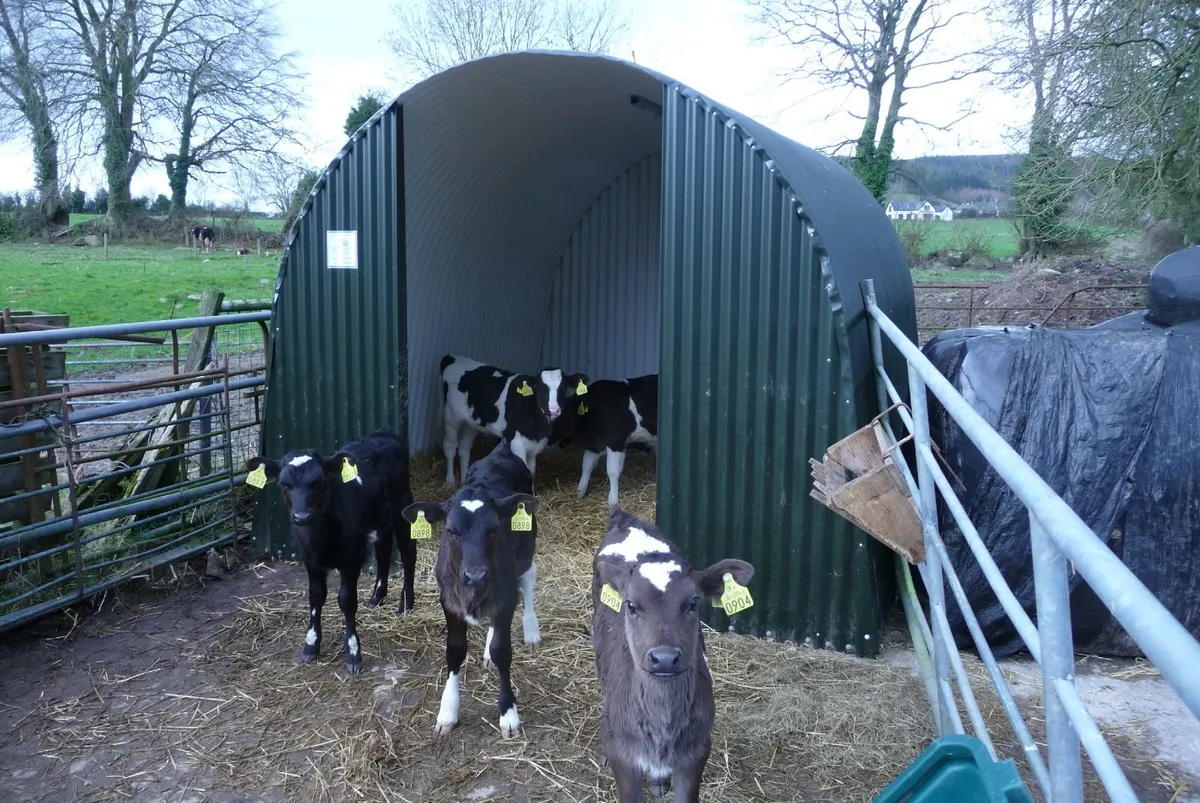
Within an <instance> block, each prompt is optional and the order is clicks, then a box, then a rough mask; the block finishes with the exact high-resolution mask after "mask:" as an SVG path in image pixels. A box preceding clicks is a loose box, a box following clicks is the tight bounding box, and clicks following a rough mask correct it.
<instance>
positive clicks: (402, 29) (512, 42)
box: [388, 0, 629, 78]
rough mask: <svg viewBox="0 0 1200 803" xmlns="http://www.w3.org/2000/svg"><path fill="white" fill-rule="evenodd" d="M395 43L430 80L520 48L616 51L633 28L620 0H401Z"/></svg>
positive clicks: (414, 69) (409, 64) (404, 60)
mask: <svg viewBox="0 0 1200 803" xmlns="http://www.w3.org/2000/svg"><path fill="white" fill-rule="evenodd" d="M392 10H393V12H394V13H395V15H396V21H397V23H398V25H397V28H396V29H395V30H394V31H393V32H392V33H391V35H390V37H389V42H388V43H389V45H390V46H391V48H392V50H393V52H395V54H396V55H397V56H398V57H399V59H400V61H401V63H402V64H403V65H404V66H405V67H406V68H408V69H409V70H411V71H412V72H413V73H415V74H416V75H417V76H418V77H421V78H424V77H427V76H430V75H433V74H434V73H438V72H441V71H442V70H445V69H447V68H449V67H453V66H454V65H455V64H461V63H463V62H465V61H471V60H473V59H478V58H482V57H484V56H491V55H495V54H497V53H507V52H511V51H514V50H530V49H558V50H578V51H587V52H595V53H607V52H611V51H612V50H613V49H614V48H616V47H617V46H619V45H620V43H621V41H622V40H623V39H624V37H625V35H626V34H627V33H628V30H629V18H628V16H626V15H625V14H624V12H623V10H622V6H621V2H620V0H398V2H396V3H394V4H393V6H392Z"/></svg>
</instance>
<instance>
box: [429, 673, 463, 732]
mask: <svg viewBox="0 0 1200 803" xmlns="http://www.w3.org/2000/svg"><path fill="white" fill-rule="evenodd" d="M457 724H458V673H457V672H451V673H450V677H448V678H446V688H444V689H442V707H441V709H440V710H439V711H438V718H437V725H436V726H435V727H434V730H435V731H437V735H438V736H445V735H446V734H447V733H449V732H450V731H451V729H453V728H454V726H455V725H457Z"/></svg>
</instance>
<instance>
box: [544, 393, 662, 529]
mask: <svg viewBox="0 0 1200 803" xmlns="http://www.w3.org/2000/svg"><path fill="white" fill-rule="evenodd" d="M554 440H556V441H563V442H567V441H569V442H570V443H573V444H578V445H579V446H581V447H583V471H582V472H581V473H580V477H579V487H578V488H577V489H576V490H577V495H578V497H579V498H580V499H582V498H583V497H584V496H586V495H587V490H588V482H589V481H590V480H591V478H592V472H593V471H594V470H595V469H596V463H598V462H599V461H600V455H601V454H602V453H603V454H605V455H606V456H607V467H608V503H609V504H610V505H616V504H617V483H618V481H619V480H620V477H621V472H622V471H624V470H625V450H626V448H627V447H628V446H630V445H631V444H640V445H642V446H647V447H649V448H650V449H651V450H655V449H657V448H658V376H657V375H656V374H647V375H646V376H637V377H633V378H632V379H625V380H617V379H598V380H596V381H595V382H593V383H591V384H590V385H588V386H587V395H586V396H583V397H581V398H580V399H579V400H578V403H577V404H576V405H574V406H571V407H570V408H568V409H566V410H564V411H563V415H562V417H561V418H560V419H559V420H558V421H557V422H555V433H554Z"/></svg>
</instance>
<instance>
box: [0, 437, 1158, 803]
mask: <svg viewBox="0 0 1200 803" xmlns="http://www.w3.org/2000/svg"><path fill="white" fill-rule="evenodd" d="M653 465H654V463H653V458H652V457H650V456H643V455H637V456H634V455H631V456H630V459H629V460H628V462H627V465H626V473H625V476H624V477H623V478H622V484H621V488H622V492H621V501H622V505H623V506H625V507H627V508H628V509H630V510H631V511H633V512H635V513H637V514H638V515H641V516H645V517H647V518H651V517H653V514H654V484H653ZM442 471H443V468H442V462H441V459H440V457H439V458H437V459H436V460H435V459H434V458H433V457H431V456H422V457H420V458H418V459H417V460H416V461H415V462H414V465H413V484H414V492H415V494H416V496H417V498H418V499H426V500H428V499H438V500H440V499H444V498H445V497H446V495H447V492H446V491H445V490H444V489H443V488H442V487H441V476H442ZM577 472H578V462H577V457H576V456H575V455H573V454H572V453H571V452H566V453H565V454H545V455H543V457H542V458H541V459H540V460H539V464H538V487H537V491H538V496H539V498H540V499H541V500H542V507H541V508H540V509H539V512H538V517H539V543H538V559H537V560H538V589H537V612H538V617H539V619H540V621H541V631H542V638H543V641H542V645H541V647H540V648H539V649H538V650H537V651H536V652H533V651H530V650H527V649H525V648H523V647H522V646H520V625H519V618H518V621H517V622H516V623H515V624H514V631H515V632H514V637H515V638H514V641H515V642H516V644H515V646H514V652H515V655H514V662H513V681H514V684H515V686H516V691H517V695H518V705H519V710H520V712H521V720H522V727H523V732H522V735H521V737H520V738H518V739H515V740H511V741H506V740H504V739H502V738H501V736H500V733H499V730H498V728H497V723H496V718H497V712H496V710H495V705H496V693H497V683H496V678H495V672H494V670H491V669H488V670H484V669H483V668H482V666H481V654H482V649H483V640H484V636H485V632H486V631H485V629H484V628H474V629H473V630H472V631H471V633H470V636H469V637H470V654H469V657H468V659H467V663H466V665H465V667H464V681H463V686H462V694H463V702H462V709H461V713H460V723H459V725H458V727H457V728H455V729H454V730H453V731H452V732H451V734H450V735H449V736H447V737H445V738H441V739H439V738H437V737H436V736H435V735H434V733H433V723H434V719H435V717H436V713H437V709H438V704H439V700H440V694H441V689H442V686H443V683H444V676H445V669H444V658H443V655H444V644H445V642H444V632H443V631H444V620H443V617H442V613H441V610H440V607H439V606H438V602H437V591H436V585H435V582H434V579H433V576H432V564H433V558H434V555H435V549H436V546H435V542H427V543H425V544H423V545H421V547H420V558H419V563H418V578H417V584H416V591H417V600H416V610H415V611H413V612H412V613H410V614H408V615H406V616H403V617H401V616H398V615H397V614H396V605H397V604H398V602H399V589H400V582H399V578H398V577H394V578H393V581H392V585H391V589H390V593H389V596H388V598H387V599H386V600H385V602H384V605H383V606H382V607H381V608H379V609H376V610H367V609H365V608H360V612H359V632H360V636H361V640H362V644H363V649H364V652H365V657H364V672H363V674H361V675H359V676H358V677H354V678H351V677H348V676H347V675H346V673H345V669H344V665H343V658H344V657H343V654H342V651H341V648H340V642H341V639H340V635H341V617H340V613H339V612H338V610H337V606H336V602H335V599H336V576H334V577H331V583H330V586H331V591H330V603H331V604H329V605H328V606H327V607H326V609H325V614H324V626H325V645H324V652H323V655H322V657H321V659H320V661H319V662H317V663H316V664H314V665H302V664H300V663H299V662H298V661H297V660H296V653H297V651H298V649H299V646H300V642H301V639H302V638H303V632H304V627H305V616H306V593H307V592H306V584H305V581H304V575H303V571H302V570H301V569H299V568H298V567H297V566H296V565H294V564H289V563H280V562H276V563H272V564H261V563H260V564H257V565H254V566H250V567H247V568H244V569H242V570H241V572H239V573H237V575H236V576H234V577H231V578H230V579H229V580H227V581H225V585H221V584H220V583H218V584H214V585H213V586H210V588H208V589H207V590H206V591H205V592H204V593H205V594H206V595H212V594H214V593H216V592H222V591H225V590H230V591H229V593H231V596H230V597H229V598H227V599H222V600H221V602H223V603H225V607H224V609H223V610H224V611H232V613H228V614H226V613H223V612H222V611H214V610H208V611H207V612H205V611H203V610H201V611H199V612H197V610H198V609H196V608H195V607H186V608H185V611H186V615H187V616H188V617H189V619H188V621H187V622H186V623H183V624H180V625H179V627H178V630H177V631H171V630H167V631H166V632H163V630H162V628H158V629H154V628H153V627H152V626H151V625H150V624H146V623H147V622H151V621H152V620H153V617H155V616H157V615H160V614H161V613H162V612H163V611H165V610H169V607H170V606H171V605H172V604H173V603H172V600H171V599H170V598H164V599H163V600H162V604H161V605H158V606H152V605H141V606H131V607H130V608H129V610H128V611H127V615H126V616H125V617H124V618H122V619H120V620H119V621H117V622H115V623H114V622H108V623H107V624H94V625H91V626H90V627H91V630H92V632H99V631H100V630H101V628H103V629H104V631H105V632H106V633H108V634H109V635H111V636H112V637H119V636H122V634H124V635H125V636H127V637H126V638H125V640H124V641H123V642H122V647H121V650H122V655H121V656H120V658H121V660H117V658H115V657H114V658H113V659H112V660H106V661H96V660H94V659H93V660H92V661H91V662H89V663H88V664H87V665H86V666H87V667H88V670H87V671H88V672H89V673H90V674H89V675H87V677H86V681H87V682H86V684H84V687H83V688H80V684H78V683H77V684H76V686H75V687H74V688H72V689H71V690H70V691H71V693H69V694H68V693H65V692H64V688H63V685H62V683H61V682H58V685H57V686H56V687H54V688H53V689H52V690H51V691H49V692H38V693H37V694H36V695H33V693H32V692H30V696H33V697H34V699H35V702H33V703H31V704H30V705H29V706H28V707H27V708H22V710H21V711H17V708H18V707H19V706H16V705H7V706H0V724H4V722H3V720H4V719H5V717H7V719H8V724H9V730H8V732H9V733H10V734H11V735H10V736H9V737H0V739H11V740H13V742H12V743H10V744H9V745H8V748H9V749H10V750H13V751H17V752H19V751H20V750H22V749H24V750H26V751H27V752H28V753H29V754H30V757H29V759H28V761H29V766H35V767H42V768H44V770H43V771H44V775H45V778H46V781H45V784H46V789H47V790H48V791H47V794H46V797H45V798H43V799H56V800H57V799H67V798H69V797H74V798H75V799H97V800H100V799H103V800H110V799H114V798H123V797H133V798H145V797H147V796H149V797H152V798H155V799H158V798H159V797H160V796H163V795H166V796H167V797H169V798H170V799H172V800H184V801H190V800H196V801H200V800H210V799H214V797H213V795H217V797H216V798H215V799H225V798H223V797H221V796H220V794H218V793H221V792H226V791H229V792H235V793H236V795H238V796H239V797H241V796H249V797H252V798H255V799H262V800H270V801H274V800H297V799H303V800H337V801H341V800H363V799H366V800H384V801H418V800H419V801H431V802H437V801H487V800H496V801H499V800H513V801H584V800H588V801H595V800H612V799H614V793H613V786H612V782H611V776H610V774H609V772H608V771H607V770H602V769H601V768H600V767H599V765H598V758H599V744H598V734H597V726H598V720H599V706H600V698H599V691H598V688H597V685H596V682H595V679H594V676H593V664H592V650H591V640H590V571H591V568H590V567H591V556H592V551H593V549H594V547H595V545H596V543H597V542H598V540H599V537H600V535H601V533H602V529H603V525H604V522H605V520H606V518H607V513H608V509H607V505H606V504H605V492H606V491H607V478H606V477H604V476H603V474H602V473H598V476H597V477H595V478H594V479H593V486H592V491H591V494H590V495H589V496H588V498H587V499H585V500H583V501H578V500H576V499H575V494H574V487H575V482H576V480H577V478H578V473H577ZM238 578H241V579H240V580H239V579H238ZM238 583H241V585H238ZM361 585H362V587H363V591H362V592H361V597H362V598H365V596H366V591H365V589H366V588H369V585H370V580H369V579H368V580H364V581H363V582H362V583H361ZM239 588H246V589H250V590H251V591H252V592H253V593H246V592H245V591H242V592H240V594H239V593H233V592H232V590H233V589H239ZM178 604H179V605H180V606H183V603H178ZM98 619H99V617H97V620H98ZM139 622H141V623H143V624H145V628H146V629H145V630H144V631H143V630H139V625H138V623H139ZM185 625H186V626H185ZM81 629H86V628H81ZM131 633H132V634H136V635H129V634H131ZM707 643H708V653H709V658H710V661H711V664H712V670H713V674H714V677H715V685H716V693H717V705H718V711H717V724H716V730H715V733H714V749H713V754H712V757H711V759H710V762H709V765H708V769H707V772H706V774H705V784H704V790H703V792H702V798H703V799H705V800H713V801H722V803H733V801H743V800H759V801H763V800H772V801H781V800H814V801H816V800H829V801H855V800H869V799H871V798H872V797H873V796H874V795H875V794H876V793H877V792H878V791H879V790H880V789H882V788H883V787H884V786H886V785H887V783H889V782H890V781H891V780H892V779H893V778H895V777H896V775H898V774H899V773H900V772H901V771H902V770H903V769H904V768H905V767H906V766H907V765H908V764H909V763H910V762H911V761H912V760H913V759H914V758H915V757H916V756H917V754H918V753H919V752H920V751H921V750H922V749H923V748H924V747H925V746H927V745H928V744H929V741H930V740H931V739H932V737H933V731H932V725H931V722H930V716H929V707H928V703H927V701H926V699H925V697H924V692H923V690H922V687H921V685H920V682H919V680H918V679H917V678H916V677H915V676H914V675H913V673H912V672H910V671H909V670H908V669H907V668H906V667H903V666H898V665H897V666H893V665H890V664H889V663H888V662H885V661H868V660H860V659H856V658H853V657H850V656H847V655H843V654H840V653H836V652H833V651H823V650H814V649H812V648H809V647H804V646H794V645H784V644H778V643H774V642H769V641H764V640H758V639H753V638H749V637H745V636H736V635H722V634H715V633H710V634H708V636H707ZM966 660H967V663H968V667H969V669H970V671H971V672H972V674H974V675H976V676H977V678H978V680H977V682H976V684H975V685H976V688H977V689H979V694H980V701H981V705H982V707H983V709H984V711H985V715H986V717H987V719H988V721H989V723H990V725H991V727H992V729H993V732H998V733H999V732H1004V731H1007V727H1006V726H1005V725H1004V722H1005V718H1004V713H1003V710H1002V709H1001V708H1000V706H999V705H998V703H996V701H995V700H994V698H993V697H992V696H991V695H990V694H989V693H987V692H986V690H985V689H984V686H985V684H984V683H983V682H982V681H983V677H984V674H983V671H982V667H981V666H980V665H979V663H978V662H977V661H974V660H973V659H971V658H969V657H966ZM131 662H132V663H131ZM49 664H50V665H49V666H48V667H47V669H46V675H45V678H46V680H45V682H47V683H55V682H57V681H55V680H54V674H53V672H54V671H55V665H54V662H52V661H51V662H49ZM131 666H136V667H138V668H137V669H136V670H135V669H131V668H130V667H131ZM114 667H124V669H122V670H121V671H119V672H118V671H116V670H115V669H114ZM1023 707H1025V708H1026V711H1027V714H1033V715H1034V718H1035V721H1034V723H1033V725H1034V727H1035V731H1036V730H1037V728H1038V727H1040V722H1039V721H1037V719H1036V718H1037V716H1038V714H1037V709H1036V701H1033V703H1032V704H1031V705H1029V706H1023ZM18 714H19V715H20V716H19V717H18ZM1036 735H1037V736H1038V737H1039V739H1040V734H1036ZM25 740H29V743H28V744H26V743H25ZM16 742H20V744H18V743H16ZM0 746H3V742H0ZM998 747H999V748H1000V749H1001V752H1002V753H1004V754H1006V755H1014V756H1016V755H1019V753H1020V751H1019V750H1018V749H1017V747H1016V745H1014V744H1012V743H1011V740H1009V741H1002V742H1000V743H998ZM39 761H40V762H42V763H41V764H38V763H37V762H39ZM89 767H90V769H89ZM81 779H86V781H81ZM6 783H7V782H6V781H5V780H4V779H0V789H3V788H4V786H5V784H6ZM51 792H52V793H53V794H51ZM68 793H70V794H68ZM24 799H35V798H31V797H30V796H29V793H28V792H25V798H24ZM1089 799H1101V798H1090V797H1089ZM1164 799H1166V798H1164Z"/></svg>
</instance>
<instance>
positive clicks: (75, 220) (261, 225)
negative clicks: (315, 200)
mask: <svg viewBox="0 0 1200 803" xmlns="http://www.w3.org/2000/svg"><path fill="white" fill-rule="evenodd" d="M99 217H104V216H103V215H93V214H90V213H84V212H72V213H71V225H72V226H76V225H78V224H80V223H87V222H88V221H89V220H95V219H96V218H99ZM155 219H156V220H163V218H160V217H156V218H155ZM196 220H197V221H198V222H206V221H208V220H209V218H208V217H202V218H196ZM242 222H243V223H246V224H247V225H250V226H253V227H254V228H256V229H258V230H259V231H262V232H267V233H268V234H278V233H279V232H281V231H283V220H281V219H278V218H260V217H251V218H245V219H243V221H242ZM228 224H229V219H228V218H221V217H219V218H217V226H227V225H228Z"/></svg>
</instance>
